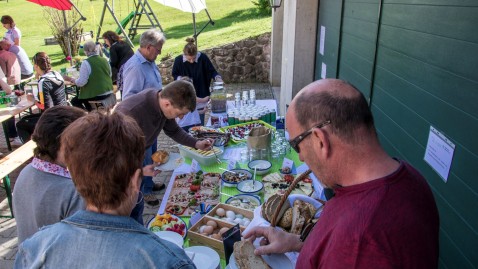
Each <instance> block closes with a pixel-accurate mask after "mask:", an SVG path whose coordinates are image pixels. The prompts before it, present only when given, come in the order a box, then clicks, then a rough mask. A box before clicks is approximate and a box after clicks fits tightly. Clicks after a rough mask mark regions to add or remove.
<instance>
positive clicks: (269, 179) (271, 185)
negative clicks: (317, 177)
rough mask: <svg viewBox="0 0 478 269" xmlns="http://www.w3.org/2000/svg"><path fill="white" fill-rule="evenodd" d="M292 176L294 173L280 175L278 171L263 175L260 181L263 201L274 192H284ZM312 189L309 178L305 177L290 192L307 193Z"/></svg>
mask: <svg viewBox="0 0 478 269" xmlns="http://www.w3.org/2000/svg"><path fill="white" fill-rule="evenodd" d="M294 178H295V176H294V175H291V174H287V175H281V174H279V173H278V172H276V173H272V174H269V175H267V176H265V177H263V178H262V182H263V183H264V201H267V199H269V197H271V196H272V195H274V194H276V193H277V194H284V193H285V191H286V190H287V189H288V188H289V186H290V183H291V182H292V181H293V180H294ZM312 190H313V189H312V180H311V179H310V178H306V179H304V180H303V181H301V182H300V183H298V184H297V186H296V188H295V189H294V190H292V192H291V194H304V195H309V194H310V193H311V192H312Z"/></svg>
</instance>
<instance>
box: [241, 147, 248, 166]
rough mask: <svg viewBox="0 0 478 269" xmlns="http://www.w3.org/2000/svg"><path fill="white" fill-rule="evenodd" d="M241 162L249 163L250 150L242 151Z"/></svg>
mask: <svg viewBox="0 0 478 269" xmlns="http://www.w3.org/2000/svg"><path fill="white" fill-rule="evenodd" d="M241 162H243V163H248V162H249V150H248V149H247V148H245V149H242V150H241Z"/></svg>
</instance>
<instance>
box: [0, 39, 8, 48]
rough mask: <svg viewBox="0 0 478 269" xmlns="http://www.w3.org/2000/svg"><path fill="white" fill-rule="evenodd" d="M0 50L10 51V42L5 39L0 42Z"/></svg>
mask: <svg viewBox="0 0 478 269" xmlns="http://www.w3.org/2000/svg"><path fill="white" fill-rule="evenodd" d="M0 49H1V50H9V49H10V42H8V41H7V40H6V39H3V40H0Z"/></svg>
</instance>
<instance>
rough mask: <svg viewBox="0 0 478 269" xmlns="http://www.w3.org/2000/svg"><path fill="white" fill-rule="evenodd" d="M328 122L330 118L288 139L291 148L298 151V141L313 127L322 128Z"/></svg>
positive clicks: (309, 132) (310, 131) (308, 133)
mask: <svg viewBox="0 0 478 269" xmlns="http://www.w3.org/2000/svg"><path fill="white" fill-rule="evenodd" d="M330 123H331V121H330V120H326V121H324V122H322V123H320V124H317V125H314V126H313V127H312V128H310V129H309V130H308V131H305V132H303V133H301V134H300V135H298V136H297V137H296V138H294V139H292V140H289V144H290V147H291V148H293V149H294V150H295V152H297V153H300V149H299V144H300V142H302V140H304V139H305V138H306V137H307V136H308V135H310V134H311V133H312V131H313V130H314V129H315V128H322V127H324V126H326V125H329V124H330Z"/></svg>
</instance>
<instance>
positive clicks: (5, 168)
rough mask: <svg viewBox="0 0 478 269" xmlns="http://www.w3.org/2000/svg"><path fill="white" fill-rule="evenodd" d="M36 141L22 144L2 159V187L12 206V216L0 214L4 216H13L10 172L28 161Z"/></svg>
mask: <svg viewBox="0 0 478 269" xmlns="http://www.w3.org/2000/svg"><path fill="white" fill-rule="evenodd" d="M36 146H37V145H36V144H35V142H33V140H30V141H28V142H27V143H26V144H24V145H22V146H21V147H19V148H18V149H16V150H15V151H14V152H12V153H10V154H8V155H7V156H5V157H4V158H3V159H1V160H0V178H1V179H2V183H3V185H2V186H0V187H1V188H3V189H5V192H6V194H7V199H8V206H9V207H10V214H11V215H10V216H0V217H3V218H13V217H14V216H13V207H12V188H11V186H10V178H9V176H8V175H9V174H10V173H11V172H13V171H14V170H15V169H17V168H18V167H20V166H21V165H22V164H23V163H25V162H26V161H28V160H29V159H30V158H32V157H33V149H35V148H36Z"/></svg>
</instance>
